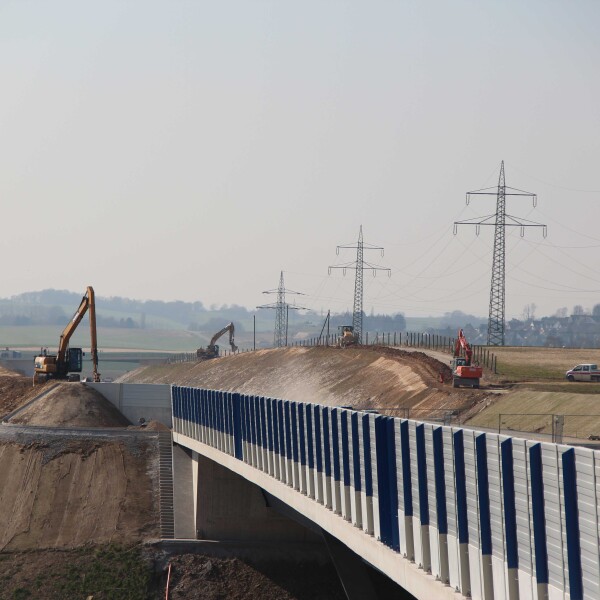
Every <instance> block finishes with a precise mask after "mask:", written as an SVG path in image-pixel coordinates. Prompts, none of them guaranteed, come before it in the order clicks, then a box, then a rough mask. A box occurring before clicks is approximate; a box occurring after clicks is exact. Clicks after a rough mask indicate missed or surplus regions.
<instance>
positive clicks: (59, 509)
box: [0, 434, 158, 551]
mask: <svg viewBox="0 0 600 600" xmlns="http://www.w3.org/2000/svg"><path fill="white" fill-rule="evenodd" d="M151 446H152V445H151V444H149V443H148V444H146V443H142V444H138V445H136V447H135V448H132V447H128V446H127V444H126V443H123V442H118V441H98V440H93V439H90V440H85V439H72V440H65V439H64V438H61V437H59V436H49V435H36V434H23V435H22V436H21V442H20V443H14V442H2V441H0V479H1V481H2V485H0V506H2V510H1V511H0V551H4V550H26V549H32V548H36V549H40V548H72V547H76V546H80V545H85V544H93V543H96V544H98V543H109V542H127V543H131V542H133V541H141V540H143V539H146V538H148V537H156V536H157V535H158V527H157V511H156V509H155V505H156V499H155V497H156V492H155V490H156V489H157V487H158V486H157V484H155V483H154V480H153V476H152V474H151V473H150V469H149V468H148V467H149V462H151V460H152V455H154V454H155V452H156V451H155V449H153V448H152V447H151Z"/></svg>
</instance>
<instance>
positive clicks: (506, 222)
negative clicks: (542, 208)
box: [454, 161, 547, 346]
mask: <svg viewBox="0 0 600 600" xmlns="http://www.w3.org/2000/svg"><path fill="white" fill-rule="evenodd" d="M491 190H495V191H491ZM506 190H509V191H508V192H507V191H506ZM471 196H496V212H495V213H494V214H492V215H488V216H485V217H476V218H474V219H467V220H465V221H455V222H454V234H455V235H456V233H457V231H458V226H459V225H475V233H476V234H477V235H479V232H480V229H481V227H482V226H492V225H493V226H494V255H493V262H492V284H491V289H490V309H489V317H488V334H487V344H488V346H504V324H505V314H506V262H505V260H506V228H507V227H520V229H521V237H523V236H524V235H525V228H526V227H542V228H543V233H544V237H546V231H547V226H546V225H542V224H541V223H536V222H534V221H529V220H527V219H523V218H519V217H514V216H512V215H509V214H507V213H506V196H526V197H529V198H532V199H533V206H534V207H535V206H536V205H537V195H536V194H533V193H531V192H526V191H524V190H519V189H517V188H511V187H508V186H507V185H506V181H505V177H504V161H502V164H501V165H500V177H499V178H498V186H497V188H491V187H490V188H484V189H481V190H475V191H473V192H467V204H469V202H470V201H471Z"/></svg>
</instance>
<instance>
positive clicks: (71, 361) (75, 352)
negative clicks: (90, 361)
mask: <svg viewBox="0 0 600 600" xmlns="http://www.w3.org/2000/svg"><path fill="white" fill-rule="evenodd" d="M82 368H83V351H82V350H81V348H69V349H68V350H67V370H68V371H69V372H70V371H73V372H75V373H81V369H82Z"/></svg>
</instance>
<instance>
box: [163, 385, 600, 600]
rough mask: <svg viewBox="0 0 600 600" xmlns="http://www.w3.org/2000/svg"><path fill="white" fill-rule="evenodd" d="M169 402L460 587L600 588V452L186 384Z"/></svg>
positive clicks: (507, 594) (470, 590)
mask: <svg viewBox="0 0 600 600" xmlns="http://www.w3.org/2000/svg"><path fill="white" fill-rule="evenodd" d="M172 405H173V428H174V431H175V432H177V433H178V434H181V435H182V436H187V437H189V438H192V439H194V440H198V441H199V442H202V443H204V444H207V445H209V446H211V447H213V448H216V449H218V450H220V451H221V452H224V453H227V454H229V455H231V456H234V457H235V458H237V459H239V460H240V461H243V462H245V463H247V464H248V465H251V466H253V467H254V468H256V469H259V470H260V471H262V472H264V473H267V474H268V475H270V476H272V477H274V478H276V479H277V480H279V481H282V482H284V483H286V484H287V485H289V486H291V487H293V488H294V489H295V490H297V491H298V493H300V494H304V495H306V496H308V497H309V498H311V499H313V500H314V501H315V502H318V503H320V504H322V505H323V506H325V507H327V508H329V509H330V510H331V511H332V512H333V513H335V514H338V515H340V516H341V517H343V518H344V519H345V520H346V521H348V527H353V526H354V527H358V528H361V529H362V530H363V531H364V532H366V533H367V534H369V535H371V536H374V537H375V538H376V539H377V540H379V541H380V542H381V543H382V544H383V545H385V546H386V547H387V550H386V551H389V552H394V553H398V554H399V555H400V556H403V557H405V558H406V559H408V560H410V561H414V562H415V563H416V564H417V565H418V566H419V567H420V568H421V569H423V571H425V572H428V573H431V574H432V575H434V576H435V577H436V578H437V579H439V580H440V582H441V583H443V584H446V585H450V586H452V587H453V588H455V589H456V590H457V591H460V592H461V593H462V595H463V596H465V597H469V596H470V597H472V598H474V599H476V600H478V599H482V600H483V599H485V600H491V599H494V600H497V599H511V600H513V599H517V598H519V599H521V600H524V599H529V598H532V599H533V598H535V599H539V600H541V599H543V598H549V599H554V598H570V600H579V599H581V598H586V599H587V598H589V599H592V598H594V599H597V598H600V561H599V542H598V540H599V533H600V530H599V526H598V525H599V521H598V506H599V503H600V502H599V501H600V454H598V453H597V452H595V451H592V450H589V449H585V448H574V447H569V446H563V445H556V444H551V443H539V442H534V441H526V440H522V439H517V438H511V437H507V436H501V435H497V434H493V433H481V432H476V431H472V430H468V429H461V428H459V427H447V426H441V425H435V424H428V423H421V422H418V421H412V420H406V419H400V418H393V417H386V416H382V415H376V414H372V413H364V412H358V411H354V410H349V409H344V408H332V407H327V406H320V405H317V404H309V403H299V402H292V401H288V400H279V399H273V398H265V397H259V396H248V395H242V394H235V393H229V392H221V391H214V390H206V389H196V388H188V387H178V386H174V387H173V388H172ZM398 568H401V565H400V564H398Z"/></svg>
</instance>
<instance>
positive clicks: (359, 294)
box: [329, 225, 392, 344]
mask: <svg viewBox="0 0 600 600" xmlns="http://www.w3.org/2000/svg"><path fill="white" fill-rule="evenodd" d="M340 248H351V249H356V261H355V262H352V263H346V264H343V265H333V266H330V267H329V273H330V274H331V271H332V269H342V272H343V274H344V275H345V274H346V270H347V269H351V270H354V271H356V279H355V280H354V306H353V311H352V327H353V328H354V335H355V337H356V340H357V342H358V343H359V344H362V329H363V274H364V271H365V269H371V270H372V271H373V276H375V275H376V274H377V271H387V272H388V276H390V275H391V273H392V271H391V269H388V268H387V267H380V266H379V265H372V264H371V263H368V262H365V260H364V251H365V250H380V251H381V256H383V251H384V250H383V248H382V247H381V246H373V245H371V244H365V243H364V241H363V232H362V225H361V226H360V231H359V234H358V242H357V243H356V246H354V245H343V246H337V248H336V250H335V251H336V254H338V255H339V253H340Z"/></svg>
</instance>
